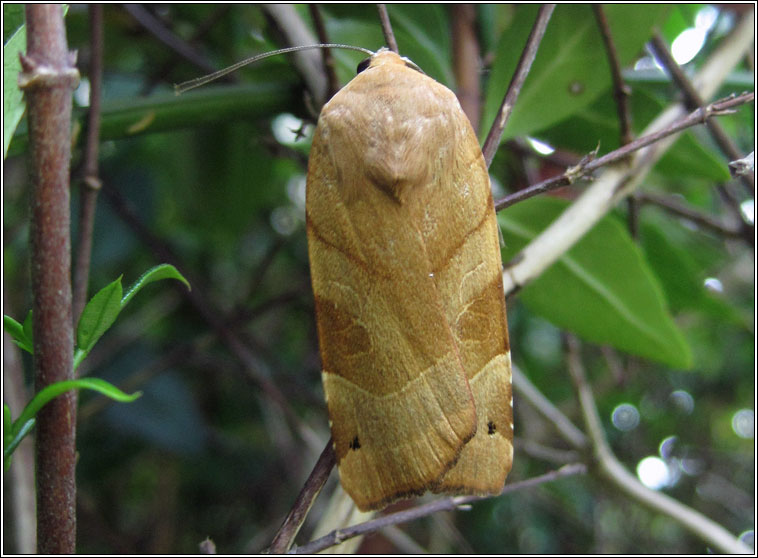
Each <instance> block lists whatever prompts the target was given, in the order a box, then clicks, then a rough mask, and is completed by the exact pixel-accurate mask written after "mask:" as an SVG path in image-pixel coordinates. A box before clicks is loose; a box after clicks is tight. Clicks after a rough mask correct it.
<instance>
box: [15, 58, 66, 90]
mask: <svg viewBox="0 0 758 558" xmlns="http://www.w3.org/2000/svg"><path fill="white" fill-rule="evenodd" d="M72 56H73V60H74V61H76V52H70V53H69V58H71V57H72ZM18 57H19V60H20V61H21V68H22V71H21V72H20V73H19V74H18V86H19V88H20V89H22V90H24V91H29V90H33V89H38V88H48V87H56V86H61V85H67V86H69V87H70V88H71V89H75V88H76V86H77V85H79V70H77V69H76V68H75V67H73V66H72V67H69V68H59V67H55V66H50V65H47V64H41V63H39V62H37V61H36V60H35V59H34V58H33V57H31V56H27V55H25V54H23V53H19V55H18Z"/></svg>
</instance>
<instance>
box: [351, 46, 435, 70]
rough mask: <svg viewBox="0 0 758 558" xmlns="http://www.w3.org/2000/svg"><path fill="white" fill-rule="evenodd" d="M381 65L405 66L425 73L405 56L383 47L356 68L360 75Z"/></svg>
mask: <svg viewBox="0 0 758 558" xmlns="http://www.w3.org/2000/svg"><path fill="white" fill-rule="evenodd" d="M381 64H399V65H404V66H406V67H407V68H410V69H412V70H416V71H417V72H420V73H422V74H423V73H424V72H423V70H422V69H421V68H419V67H418V66H417V65H416V64H415V63H414V62H413V61H412V60H410V59H408V58H406V57H405V56H400V55H399V54H397V53H396V52H392V51H391V50H389V49H388V48H386V47H382V48H380V49H379V50H377V51H376V53H374V54H373V55H372V56H371V57H369V58H366V59H364V60H361V62H360V63H359V64H358V67H357V68H356V72H355V73H356V74H360V73H361V72H362V71H364V70H366V69H367V68H371V67H373V66H379V65H381Z"/></svg>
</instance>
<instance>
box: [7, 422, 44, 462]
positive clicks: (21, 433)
mask: <svg viewBox="0 0 758 558" xmlns="http://www.w3.org/2000/svg"><path fill="white" fill-rule="evenodd" d="M36 422H37V421H36V419H29V420H28V421H26V422H25V423H24V424H23V425H21V428H20V429H19V430H18V432H16V433H14V434H12V435H11V436H10V438H8V439H7V441H6V443H5V444H3V464H4V466H5V470H6V471H7V470H8V468H9V467H10V466H11V456H12V455H13V452H14V451H16V448H17V447H18V445H19V444H20V443H21V442H22V441H23V439H24V438H26V435H27V434H29V432H30V431H31V429H32V428H33V427H34V425H35V424H36Z"/></svg>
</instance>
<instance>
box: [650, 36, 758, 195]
mask: <svg viewBox="0 0 758 558" xmlns="http://www.w3.org/2000/svg"><path fill="white" fill-rule="evenodd" d="M650 46H651V48H652V50H653V54H654V55H655V58H656V60H658V62H660V63H661V64H662V65H663V67H664V68H666V71H667V72H668V74H669V76H671V79H672V80H673V81H674V83H675V84H676V85H677V87H679V89H680V90H681V91H682V93H683V94H684V105H685V106H686V107H687V108H688V109H689V110H695V109H697V108H700V107H702V106H703V105H705V100H704V99H703V97H702V96H701V95H700V93H699V92H698V90H697V89H696V88H695V86H694V85H693V84H692V82H691V81H690V80H689V78H688V77H687V76H686V75H685V74H684V72H683V71H682V69H681V68H680V67H679V64H677V62H676V60H674V57H673V56H672V55H671V52H669V47H668V45H667V44H666V41H664V40H663V37H661V34H660V33H658V32H655V33H653V38H652V41H651V42H650ZM706 126H707V127H708V131H709V132H710V133H711V136H712V137H713V140H714V141H715V142H716V144H717V145H718V146H719V148H720V149H721V151H722V153H724V155H726V157H727V160H728V161H734V160H735V159H740V158H742V157H743V156H744V153H740V151H739V149H737V146H736V145H735V144H734V142H733V141H732V140H731V139H730V138H729V136H728V135H727V134H726V132H725V131H724V129H723V128H722V127H721V124H719V123H718V122H716V121H715V120H714V121H709V122H707V123H706ZM740 180H741V181H742V184H744V185H745V188H746V189H747V191H748V193H750V194H751V195H755V182H754V181H755V174H754V173H746V174H745V175H743V176H741V177H740Z"/></svg>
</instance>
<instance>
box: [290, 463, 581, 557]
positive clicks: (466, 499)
mask: <svg viewBox="0 0 758 558" xmlns="http://www.w3.org/2000/svg"><path fill="white" fill-rule="evenodd" d="M586 471H587V467H586V466H585V465H584V463H574V464H571V465H564V466H563V467H561V468H560V469H557V470H555V471H550V472H549V473H545V474H544V475H540V476H538V477H533V478H531V479H527V480H524V481H521V482H514V483H511V484H508V485H506V486H505V488H503V490H502V492H500V494H498V495H497V496H454V497H451V498H442V499H439V500H435V501H433V502H429V503H428V504H423V505H421V506H416V507H414V508H410V509H407V510H403V511H399V512H396V513H392V514H389V515H384V516H382V517H379V518H376V519H372V520H370V521H366V522H365V523H359V524H358V525H352V526H350V527H347V528H345V529H338V530H336V531H332V532H331V533H329V534H328V535H325V536H323V537H321V538H318V539H316V540H313V541H311V542H309V543H308V544H305V545H303V546H299V547H297V548H295V549H293V550H292V551H290V552H291V553H294V554H314V553H316V552H319V551H321V550H324V549H325V548H329V547H330V546H334V545H337V544H339V543H341V542H342V541H345V540H347V539H351V538H353V537H357V536H360V535H365V534H367V533H373V532H374V531H378V530H379V529H382V528H384V527H387V526H389V525H398V524H400V523H407V522H409V521H414V520H416V519H419V518H421V517H426V516H428V515H432V514H435V513H438V512H441V511H453V510H455V509H457V508H459V507H463V506H467V505H469V504H472V503H474V502H479V501H481V500H487V499H490V498H497V497H499V496H502V495H504V494H510V493H512V492H517V491H519V490H525V489H527V488H532V487H534V486H538V485H540V484H544V483H547V482H551V481H554V480H558V479H561V478H565V477H570V476H574V475H583V474H585V473H586Z"/></svg>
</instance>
